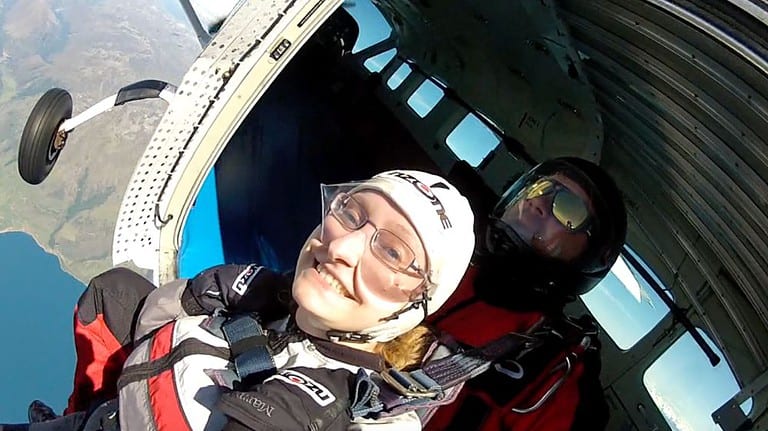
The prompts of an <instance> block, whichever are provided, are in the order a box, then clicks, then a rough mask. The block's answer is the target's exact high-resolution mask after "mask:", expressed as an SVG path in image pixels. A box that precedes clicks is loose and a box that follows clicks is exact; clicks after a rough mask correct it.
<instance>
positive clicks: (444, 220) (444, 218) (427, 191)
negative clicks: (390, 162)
mask: <svg viewBox="0 0 768 431" xmlns="http://www.w3.org/2000/svg"><path fill="white" fill-rule="evenodd" d="M390 175H392V176H393V177H397V178H400V179H401V180H405V181H407V182H409V183H411V185H413V186H414V187H416V190H418V191H419V192H421V194H422V195H424V196H425V197H426V198H427V199H429V201H430V203H432V205H434V206H435V207H437V208H435V212H436V213H437V216H438V217H440V224H442V225H443V229H449V228H451V227H452V225H451V220H450V219H449V218H448V215H447V214H446V213H445V207H444V206H443V203H442V202H440V199H438V198H437V196H435V193H434V192H432V189H431V188H429V186H428V185H426V184H424V183H422V182H421V181H419V180H418V178H416V177H414V176H412V175H408V174H406V173H405V172H392V173H390ZM432 187H439V188H446V189H447V188H448V186H446V185H445V184H443V183H437V184H434V185H433V186H432Z"/></svg>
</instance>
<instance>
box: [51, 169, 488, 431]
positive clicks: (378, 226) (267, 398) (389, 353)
mask: <svg viewBox="0 0 768 431" xmlns="http://www.w3.org/2000/svg"><path fill="white" fill-rule="evenodd" d="M323 194H324V195H323V214H324V217H323V219H322V223H321V225H320V226H318V227H317V228H316V229H315V231H314V232H312V234H310V236H309V238H308V239H307V241H306V243H305V245H304V247H303V249H302V250H301V252H300V255H299V258H298V262H297V264H296V270H295V275H294V277H293V282H292V284H291V283H290V281H289V280H286V279H285V278H284V277H283V276H281V275H279V274H275V273H272V272H270V271H269V270H267V269H264V268H261V267H258V266H255V265H249V266H242V265H224V266H220V267H216V268H212V269H210V270H207V271H204V272H203V273H201V274H200V275H198V276H197V277H195V278H194V279H192V280H179V281H177V282H172V283H169V284H167V285H165V286H163V287H161V288H159V289H156V290H154V291H153V292H151V293H150V294H149V295H148V297H147V298H146V303H145V304H144V306H143V308H142V311H141V313H140V315H139V319H138V323H137V326H136V331H135V335H134V340H136V347H135V349H134V350H133V352H132V353H131V354H130V356H129V357H128V359H127V361H126V363H125V367H124V368H123V371H122V375H121V378H120V381H119V382H114V383H112V382H101V384H100V385H93V384H91V386H90V387H89V390H91V391H92V392H93V393H97V392H98V393H101V394H104V393H110V391H111V390H113V388H112V387H111V386H119V387H120V393H119V401H120V412H119V417H120V429H122V430H124V431H125V430H128V431H130V430H133V429H142V430H146V429H220V428H221V427H222V426H226V428H227V429H230V430H242V429H315V430H330V429H369V428H376V429H378V428H381V427H387V426H388V427H391V428H392V429H398V430H407V429H420V428H421V424H420V422H419V419H418V417H417V416H416V414H415V413H413V412H409V413H405V414H402V415H399V416H394V417H389V418H383V419H376V418H373V417H365V415H359V416H357V417H355V418H354V419H353V418H352V415H351V413H350V406H351V403H352V401H351V400H350V397H352V396H354V395H355V393H354V390H352V389H350V388H352V387H353V386H354V384H355V383H356V382H357V383H359V382H360V379H361V378H364V377H365V375H367V374H369V373H370V372H372V371H380V370H383V369H384V368H385V367H390V366H394V367H398V368H404V367H408V366H413V365H417V364H419V363H420V361H421V360H422V358H423V356H424V354H425V351H426V349H427V347H428V346H429V344H430V342H431V338H430V337H429V332H428V331H427V330H426V329H424V328H423V327H419V326H418V325H419V323H421V322H422V321H423V320H424V318H425V317H426V316H428V315H429V314H431V313H433V312H435V311H436V310H437V309H438V308H439V307H440V306H441V305H442V304H443V303H444V302H445V301H446V300H447V298H448V297H449V296H450V294H451V293H452V292H453V291H454V289H455V288H456V287H457V285H458V283H459V281H460V279H461V277H462V275H463V273H464V271H465V270H466V268H467V265H468V263H469V259H470V256H471V254H472V251H473V248H474V234H473V231H472V226H473V215H472V212H471V210H470V207H469V204H468V202H467V200H466V199H465V198H464V197H463V196H462V195H461V194H460V193H459V192H458V191H457V190H456V189H455V188H454V187H453V186H452V185H450V184H449V183H448V182H447V181H445V180H444V179H443V178H440V177H438V176H435V175H431V174H428V173H424V172H417V171H390V172H385V173H382V174H379V175H376V176H374V177H373V178H372V179H370V180H367V181H363V182H359V183H352V184H343V185H337V186H332V187H328V186H324V187H323ZM94 284H95V283H92V285H94ZM99 284H100V285H104V284H105V281H104V280H103V279H102V280H101V282H100V283H99ZM116 284H119V285H122V286H128V285H129V284H130V283H125V282H122V283H116ZM289 286H290V287H289ZM287 289H290V292H291V296H292V299H293V301H286V296H287V295H285V293H286V292H287ZM112 296H115V297H121V298H122V299H123V300H124V299H125V296H124V295H122V296H121V295H106V294H101V295H99V297H100V298H109V297H112ZM95 308H97V309H101V310H105V309H107V308H108V307H103V306H102V307H95ZM222 309H224V310H227V311H229V312H230V313H231V314H232V316H236V315H238V313H242V312H256V313H258V316H259V317H258V323H259V324H260V325H261V327H260V328H259V329H258V330H257V332H258V336H253V333H251V334H250V335H248V336H244V337H241V338H237V337H235V338H233V336H232V334H228V332H227V331H226V328H227V325H228V324H229V323H224V324H223V325H222V324H221V320H222V319H221V318H219V317H218V316H217V317H210V315H211V314H216V315H218V314H219V313H217V312H216V311H217V310H222ZM216 319H218V321H217V320H216ZM106 320H108V319H106V318H102V319H101V321H106ZM233 321H239V320H237V319H233V318H230V319H229V320H227V322H230V323H231V322H233ZM129 322H130V320H129ZM169 322H170V323H169ZM216 322H218V323H216ZM217 324H218V325H219V327H216V328H212V327H213V326H216V325H217ZM233 326H234V325H233ZM221 328H223V329H221ZM219 329H221V330H219ZM113 332H114V331H113ZM222 332H223V333H224V336H223V337H213V336H212V334H220V333H222ZM262 335H263V336H262ZM166 336H167V339H164V338H163V337H166ZM190 339H193V340H197V341H202V342H203V343H207V345H208V346H212V347H213V349H211V348H205V349H202V350H204V351H205V352H202V351H201V350H195V349H194V348H191V347H190V346H191V344H190V342H185V340H187V341H189V340H190ZM224 339H226V340H227V341H224ZM254 340H261V344H260V345H259V342H255V341H254ZM265 340H266V341H265ZM254 343H255V344H254ZM198 344H200V343H198ZM181 346H184V347H183V348H182V347H181ZM243 346H247V348H242V347H243ZM198 347H199V346H198ZM220 347H228V348H230V349H231V352H232V355H233V356H236V355H237V357H236V358H235V367H232V366H231V365H227V364H226V362H227V361H226V360H222V358H221V357H220V356H219V357H217V354H218V353H216V352H217V351H216V350H215V349H216V348H220ZM263 348H265V349H263ZM163 349H165V350H163ZM260 349H261V350H260ZM93 350H98V349H93ZM78 351H80V350H79V349H78ZM265 351H268V353H269V355H267V359H271V361H272V362H271V363H269V360H267V361H266V362H264V363H266V364H268V366H261V365H263V364H264V363H262V364H261V365H258V364H257V365H258V366H256V367H255V368H254V366H253V362H252V361H251V362H249V363H247V364H246V363H245V362H241V363H239V365H238V358H242V357H244V356H249V355H250V356H249V357H252V356H253V352H257V353H258V352H260V354H263V353H264V352H265ZM190 352H192V353H190ZM203 353H205V354H203ZM206 355H207V356H206ZM240 355H242V356H240ZM257 356H258V355H257ZM262 356H263V355H262ZM270 357H271V358H270ZM216 359H218V360H219V361H220V362H218V363H217V362H216ZM262 359H263V357H262ZM174 361H175V362H174ZM80 362H81V361H80V358H78V368H79V369H80V368H82V369H88V368H89V367H88V366H87V364H85V365H81V363H80ZM246 365H247V366H246ZM270 366H271V367H272V368H270ZM246 368H247V369H248V370H249V371H251V372H249V373H243V372H242V371H243V370H244V369H246ZM90 369H91V370H92V369H93V367H90ZM148 370H152V371H151V372H148ZM253 370H256V371H257V372H252V371H253ZM361 371H362V373H360V372H361ZM91 374H95V373H93V372H91ZM253 375H258V379H256V380H255V381H254V379H253V378H252V377H253ZM264 377H266V380H263V378H264ZM191 381H192V382H194V384H193V385H192V386H193V387H194V389H193V390H190V389H189V387H187V388H184V387H182V386H183V385H182V384H183V383H190V382H191ZM233 381H234V382H235V384H233ZM238 381H239V384H237V382H238ZM164 382H165V383H168V384H164ZM212 382H216V385H214V384H213V383H212ZM76 386H77V385H76ZM187 386H189V385H187ZM221 386H233V387H234V388H235V389H236V390H233V391H224V392H225V395H224V396H223V397H222V399H221V401H220V403H219V405H218V407H217V408H214V406H213V404H214V403H215V402H216V400H218V399H219V390H217V388H220V387H221ZM353 389H354V388H353ZM75 393H78V388H77V387H76V389H75ZM87 398H88V397H87V396H83V395H82V391H80V395H79V400H80V401H78V403H75V404H80V405H82V404H83V400H85V399H87ZM72 407H73V403H70V411H74V410H75V409H73V408H72ZM75 407H77V406H76V405H75ZM212 412H213V413H212ZM221 412H224V413H225V414H226V416H224V415H222V414H221ZM92 421H93V419H91V420H89V423H90V422H92ZM43 424H48V422H46V423H43ZM43 424H39V425H43ZM225 424H226V425H225ZM38 429H43V428H38Z"/></svg>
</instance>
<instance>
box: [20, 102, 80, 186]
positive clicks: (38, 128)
mask: <svg viewBox="0 0 768 431" xmlns="http://www.w3.org/2000/svg"><path fill="white" fill-rule="evenodd" d="M71 117H72V96H70V94H69V92H67V91H66V90H62V89H61V88H52V89H50V90H48V91H46V92H45V94H43V97H41V98H40V100H38V101H37V103H36V104H35V107H34V108H32V112H31V113H30V114H29V118H27V123H26V124H25V125H24V131H23V132H22V133H21V141H20V142H19V174H20V175H21V178H23V179H24V181H26V182H28V183H29V184H40V183H41V182H42V181H43V180H44V179H45V178H46V177H47V176H48V174H49V173H50V172H51V169H52V168H53V165H54V164H55V163H56V160H57V159H58V158H59V153H60V152H61V149H56V148H55V147H54V142H55V141H56V136H57V134H58V131H59V126H60V125H61V123H62V122H63V121H64V120H66V119H68V118H71Z"/></svg>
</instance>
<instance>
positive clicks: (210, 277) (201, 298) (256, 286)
mask: <svg viewBox="0 0 768 431" xmlns="http://www.w3.org/2000/svg"><path fill="white" fill-rule="evenodd" d="M290 298H291V281H290V279H288V278H287V277H285V276H283V275H282V274H279V273H276V272H274V271H272V270H270V269H268V268H265V267H263V266H259V265H256V264H250V265H234V264H230V265H219V266H214V267H213V268H210V269H206V270H205V271H203V272H201V273H200V274H198V275H196V276H195V277H194V278H192V279H190V280H189V282H187V287H186V288H185V290H184V292H183V294H182V297H181V302H182V307H184V311H185V312H187V314H189V315H200V314H211V313H213V312H214V311H215V310H217V309H225V310H227V311H233V312H250V313H259V314H260V315H261V316H262V317H263V318H264V319H265V320H274V319H277V318H280V317H282V316H284V315H286V314H287V313H288V307H289V303H290Z"/></svg>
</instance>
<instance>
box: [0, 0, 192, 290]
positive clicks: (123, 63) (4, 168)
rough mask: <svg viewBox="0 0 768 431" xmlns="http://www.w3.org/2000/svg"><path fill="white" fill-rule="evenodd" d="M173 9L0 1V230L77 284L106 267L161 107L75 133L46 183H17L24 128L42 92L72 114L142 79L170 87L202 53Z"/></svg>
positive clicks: (127, 111)
mask: <svg viewBox="0 0 768 431" xmlns="http://www.w3.org/2000/svg"><path fill="white" fill-rule="evenodd" d="M172 7H177V5H175V4H174V3H172V2H168V1H164V2H157V1H156V0H135V1H132V2H125V1H118V0H0V47H1V48H2V55H0V231H8V230H22V231H25V232H27V233H29V234H31V235H32V236H33V237H34V238H35V239H36V240H37V242H38V243H39V244H40V245H42V246H43V247H44V248H45V249H46V250H48V251H49V252H51V253H54V254H56V255H58V256H59V257H60V258H61V261H62V266H63V267H64V268H65V269H66V270H67V271H68V272H70V273H72V274H73V275H74V276H75V277H77V278H78V279H79V280H81V281H84V282H87V280H88V279H90V278H91V277H92V276H94V275H96V274H98V273H99V272H101V271H103V270H105V269H107V268H109V267H110V266H111V243H112V232H113V229H114V223H115V219H116V217H117V212H118V209H119V205H120V201H121V199H122V195H123V192H124V190H125V187H126V185H127V183H128V180H129V178H130V175H131V173H132V172H133V167H134V163H135V161H136V160H138V158H139V156H140V155H141V153H142V152H143V150H144V147H145V146H146V143H147V142H148V141H149V138H150V136H151V134H152V132H153V131H154V129H155V127H156V125H157V123H158V121H159V120H160V117H161V116H162V114H163V112H164V111H165V107H166V106H165V102H162V101H160V100H152V101H140V102H134V103H130V104H127V105H125V106H122V107H120V108H116V109H114V110H113V111H111V112H108V113H105V114H103V115H101V116H100V117H97V118H96V119H94V120H92V121H91V122H89V123H86V124H84V125H82V126H80V127H78V128H77V129H76V130H74V131H73V132H72V133H71V134H70V135H69V138H68V140H67V146H66V147H65V148H64V151H63V152H62V154H61V156H60V157H59V160H58V162H57V164H56V166H55V167H54V169H53V171H52V173H51V175H50V176H49V177H48V179H47V180H46V181H45V182H43V183H42V184H40V185H37V186H31V185H28V184H26V183H24V182H23V181H22V180H21V178H20V177H19V175H18V171H17V166H16V158H17V152H18V143H19V138H20V136H21V131H22V128H23V127H24V123H25V121H26V118H27V116H28V115H29V112H30V111H31V109H32V107H33V106H34V104H35V102H36V101H37V99H38V98H39V97H40V96H41V95H42V94H43V93H44V92H45V91H46V90H47V89H49V88H52V87H60V88H64V89H66V90H68V91H69V92H70V93H71V94H72V97H73V103H74V113H75V114H77V113H80V112H82V111H84V110H85V109H87V108H88V107H90V106H91V105H92V104H94V103H96V102H98V101H99V100H101V99H102V98H104V97H107V96H110V95H112V94H114V93H116V92H117V91H118V90H119V89H120V88H121V87H123V86H125V85H127V84H130V83H132V82H135V81H139V80H142V79H160V80H164V81H167V82H171V83H176V84H177V83H178V82H179V81H180V80H181V78H182V76H183V74H184V73H185V72H186V68H187V66H188V65H189V64H190V63H191V62H192V61H193V60H194V58H195V56H196V55H197V53H198V52H199V50H200V48H199V45H198V44H197V40H196V38H195V37H194V33H193V32H192V30H191V29H190V28H189V26H188V25H187V23H186V22H185V21H183V20H182V18H181V16H182V15H181V14H180V13H179V12H178V10H173V9H171V8H172Z"/></svg>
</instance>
